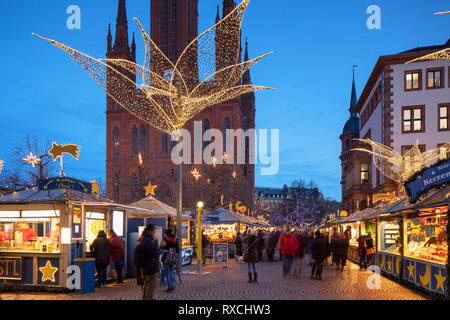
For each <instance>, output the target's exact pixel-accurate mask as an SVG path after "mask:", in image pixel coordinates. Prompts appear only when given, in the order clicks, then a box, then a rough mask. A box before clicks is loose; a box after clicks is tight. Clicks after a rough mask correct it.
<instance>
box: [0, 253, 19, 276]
mask: <svg viewBox="0 0 450 320" xmlns="http://www.w3.org/2000/svg"><path fill="white" fill-rule="evenodd" d="M0 279H8V280H22V258H21V257H0Z"/></svg>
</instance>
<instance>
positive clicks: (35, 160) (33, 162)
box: [23, 152, 41, 168]
mask: <svg viewBox="0 0 450 320" xmlns="http://www.w3.org/2000/svg"><path fill="white" fill-rule="evenodd" d="M23 161H26V162H28V164H31V165H32V166H33V168H34V167H35V166H36V165H37V164H38V163H39V162H40V161H41V159H39V158H38V157H37V156H36V155H33V153H32V152H30V155H29V156H27V157H25V158H23Z"/></svg>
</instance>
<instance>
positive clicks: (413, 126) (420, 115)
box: [402, 106, 425, 133]
mask: <svg viewBox="0 0 450 320" xmlns="http://www.w3.org/2000/svg"><path fill="white" fill-rule="evenodd" d="M424 111H425V107H424V106H417V107H403V109H402V118H403V126H402V131H403V133H410V132H424V131H425V121H424V115H425V112H424Z"/></svg>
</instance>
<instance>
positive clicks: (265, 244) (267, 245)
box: [264, 232, 270, 261]
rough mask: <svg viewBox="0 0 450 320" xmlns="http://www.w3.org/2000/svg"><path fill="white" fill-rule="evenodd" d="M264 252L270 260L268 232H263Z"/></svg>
mask: <svg viewBox="0 0 450 320" xmlns="http://www.w3.org/2000/svg"><path fill="white" fill-rule="evenodd" d="M264 252H265V255H266V257H267V260H268V261H270V232H266V233H265V234H264Z"/></svg>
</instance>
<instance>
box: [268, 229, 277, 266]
mask: <svg viewBox="0 0 450 320" xmlns="http://www.w3.org/2000/svg"><path fill="white" fill-rule="evenodd" d="M277 242H278V240H277V237H276V234H275V231H272V232H271V233H270V236H269V251H268V253H267V258H268V259H269V261H271V262H272V261H273V259H274V256H275V250H276V248H277Z"/></svg>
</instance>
